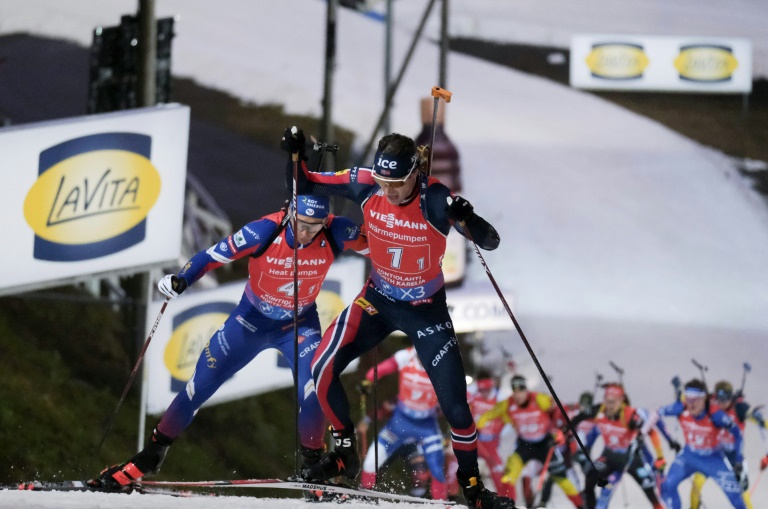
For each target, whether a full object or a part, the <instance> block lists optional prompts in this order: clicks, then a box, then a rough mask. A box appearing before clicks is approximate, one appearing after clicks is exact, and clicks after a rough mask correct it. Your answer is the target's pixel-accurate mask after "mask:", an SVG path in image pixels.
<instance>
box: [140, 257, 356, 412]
mask: <svg viewBox="0 0 768 509" xmlns="http://www.w3.org/2000/svg"><path fill="white" fill-rule="evenodd" d="M364 280H365V261H364V260H363V259H362V258H359V257H342V258H341V259H339V260H336V261H335V262H334V263H333V264H332V265H331V269H330V271H329V272H328V276H327V277H326V279H325V281H324V282H323V286H322V288H321V290H320V294H319V295H318V298H317V311H318V314H319V315H320V326H321V329H322V330H323V331H324V330H325V329H326V328H327V327H328V326H329V325H330V324H331V322H332V321H333V319H334V318H336V316H337V315H338V314H339V313H340V312H341V311H342V310H343V309H344V308H345V307H346V306H347V304H349V303H351V302H352V301H353V300H354V299H355V297H356V296H357V294H358V292H360V290H361V288H362V286H363V283H364ZM245 285H246V282H245V281H241V282H237V283H229V284H226V285H222V286H220V287H218V288H215V289H213V290H205V291H198V292H195V291H188V292H185V293H184V294H183V295H182V296H180V297H179V298H178V299H174V300H173V301H171V302H170V303H169V304H168V306H167V308H166V310H165V313H164V314H163V317H162V319H161V320H160V323H159V324H158V327H157V330H156V331H155V334H154V336H153V338H152V342H151V343H150V346H149V348H148V349H147V354H146V358H145V362H146V369H147V373H148V377H147V381H146V383H147V384H148V388H149V391H148V397H147V413H150V414H161V413H163V412H164V411H165V409H166V408H167V407H168V405H170V403H171V401H173V398H175V397H176V395H177V394H178V393H179V392H182V391H184V390H185V389H186V385H187V382H188V381H189V379H190V378H191V377H192V375H193V373H194V370H195V366H196V364H197V361H198V359H199V358H200V355H201V353H202V355H204V356H206V357H205V358H206V362H207V363H209V364H212V365H215V363H216V359H215V358H214V357H212V356H211V355H210V351H209V350H208V344H209V341H210V340H211V339H212V338H213V337H214V336H215V334H216V332H217V331H218V330H219V328H220V327H221V326H222V325H223V323H224V321H225V320H226V319H227V318H228V317H229V314H230V313H231V312H232V311H233V310H234V309H235V307H236V306H237V304H238V303H239V302H240V298H241V297H242V295H243V289H244V288H245ZM161 306H162V301H156V302H153V303H152V304H151V305H150V307H149V310H148V314H147V320H148V322H147V332H149V330H150V329H151V327H152V326H153V325H154V322H155V319H156V317H157V315H158V313H159V312H160V307H161ZM248 325H249V324H248V323H247V322H246V323H244V324H243V326H244V327H247V326H248ZM317 346H318V345H305V344H302V337H301V336H300V337H299V355H300V356H305V355H314V353H315V352H314V351H315V349H316V348H317ZM347 369H348V370H355V369H357V361H355V362H353V363H352V364H350V365H349V367H348V368H347ZM292 385H293V375H292V373H291V370H290V367H289V366H288V364H287V363H286V362H285V360H284V359H283V357H282V354H281V353H280V352H278V351H277V350H276V349H273V348H269V349H266V350H264V351H263V352H261V353H259V354H258V355H257V356H256V358H255V359H253V360H252V361H251V362H250V363H248V364H247V365H246V366H245V367H244V368H243V369H241V370H240V371H238V372H237V373H236V374H235V375H234V376H233V377H232V378H230V379H229V380H228V381H226V382H225V383H224V384H223V385H222V386H221V387H220V388H219V390H218V391H216V393H215V394H214V395H213V396H212V397H211V398H210V399H209V400H208V401H207V402H206V403H205V405H206V406H207V405H214V404H218V403H224V402H227V401H232V400H235V399H240V398H245V397H248V396H252V395H255V394H261V393H264V392H268V391H272V390H275V389H280V388H284V387H291V386H292Z"/></svg>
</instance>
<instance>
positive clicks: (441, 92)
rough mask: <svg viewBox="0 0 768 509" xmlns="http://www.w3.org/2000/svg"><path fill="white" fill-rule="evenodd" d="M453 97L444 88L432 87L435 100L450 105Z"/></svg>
mask: <svg viewBox="0 0 768 509" xmlns="http://www.w3.org/2000/svg"><path fill="white" fill-rule="evenodd" d="M452 95H453V94H452V93H451V92H450V91H448V90H446V89H444V88H440V87H438V86H434V87H432V97H434V98H435V99H442V100H444V101H445V102H447V103H449V102H451V96H452Z"/></svg>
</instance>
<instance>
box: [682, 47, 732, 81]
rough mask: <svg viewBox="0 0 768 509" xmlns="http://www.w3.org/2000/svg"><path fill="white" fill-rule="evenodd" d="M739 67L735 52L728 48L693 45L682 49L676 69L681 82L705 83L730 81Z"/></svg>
mask: <svg viewBox="0 0 768 509" xmlns="http://www.w3.org/2000/svg"><path fill="white" fill-rule="evenodd" d="M738 66H739V61H738V60H736V57H735V56H733V50H732V49H731V48H729V47H727V46H714V45H704V44H700V45H691V46H683V47H681V48H680V53H679V54H678V55H677V58H675V69H677V72H678V73H679V75H680V79H681V80H686V81H698V82H704V83H719V82H723V81H728V80H730V79H731V78H732V77H733V73H734V71H735V70H736V68H737V67H738Z"/></svg>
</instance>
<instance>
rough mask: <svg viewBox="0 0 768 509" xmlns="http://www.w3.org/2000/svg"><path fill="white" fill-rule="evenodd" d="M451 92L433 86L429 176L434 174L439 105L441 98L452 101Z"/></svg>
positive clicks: (447, 101)
mask: <svg viewBox="0 0 768 509" xmlns="http://www.w3.org/2000/svg"><path fill="white" fill-rule="evenodd" d="M451 95H453V94H451V92H449V91H447V90H446V89H444V88H440V87H438V86H434V87H432V97H434V98H435V100H434V105H433V107H432V134H431V135H430V137H429V163H428V164H427V176H429V175H431V174H432V153H433V152H434V151H433V150H432V149H433V147H434V146H435V126H436V125H437V107H438V105H439V103H440V99H442V100H444V101H445V102H446V103H449V102H451Z"/></svg>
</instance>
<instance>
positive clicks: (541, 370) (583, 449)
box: [448, 197, 608, 488]
mask: <svg viewBox="0 0 768 509" xmlns="http://www.w3.org/2000/svg"><path fill="white" fill-rule="evenodd" d="M448 200H449V203H448V204H449V205H450V200H451V197H448ZM459 225H460V226H461V228H462V230H463V231H464V234H465V236H466V238H467V240H469V241H470V242H471V243H472V247H474V248H475V254H477V258H478V259H479V260H480V265H482V266H483V269H485V273H486V275H487V276H488V279H489V280H490V281H491V285H493V288H494V290H496V294H497V295H498V296H499V300H501V304H502V305H503V306H504V309H505V310H506V311H507V314H508V315H509V318H510V319H511V320H512V323H513V324H514V325H515V329H517V333H518V334H519V335H520V339H521V340H522V341H523V344H524V345H525V348H526V350H528V355H530V356H531V360H533V363H534V364H535V365H536V369H538V370H539V374H540V375H541V378H543V379H544V383H545V384H546V385H547V389H549V393H550V394H551V395H552V399H554V400H555V403H557V408H559V409H560V413H562V414H563V419H564V420H565V423H566V424H567V425H568V429H569V430H571V433H572V434H573V438H575V439H576V443H577V444H579V448H580V449H581V452H583V453H584V456H585V457H586V458H587V460H588V461H589V463H590V465H591V466H592V468H593V469H594V471H595V472H597V471H598V470H597V467H595V464H594V463H593V462H592V458H591V457H590V456H589V452H588V451H587V448H586V447H585V446H584V444H583V443H582V441H581V438H579V434H578V433H577V432H576V428H575V427H574V426H573V423H572V422H571V418H570V417H568V413H567V412H566V411H565V408H564V407H563V404H562V403H561V402H560V398H559V397H558V396H557V393H556V392H555V388H554V387H552V384H551V383H549V379H548V378H547V375H546V374H545V373H544V368H542V367H541V363H539V359H538V358H537V357H536V354H535V353H534V352H533V348H531V344H530V343H529V342H528V339H527V338H526V337H525V334H524V333H523V329H522V327H520V324H519V323H518V322H517V318H515V314H514V313H512V309H511V308H510V307H509V304H508V303H507V299H505V298H504V294H503V293H502V292H501V288H499V285H498V283H496V279H495V278H494V277H493V274H491V269H490V268H489V267H488V264H487V263H485V258H483V255H482V253H480V248H479V247H478V246H477V243H476V242H475V240H474V239H473V238H472V233H471V232H470V231H469V228H468V227H467V225H466V223H464V221H459ZM607 484H608V481H607V480H606V479H605V478H604V477H602V476H601V475H600V474H598V481H597V485H598V486H600V487H601V488H604V487H605V486H606V485H607Z"/></svg>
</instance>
